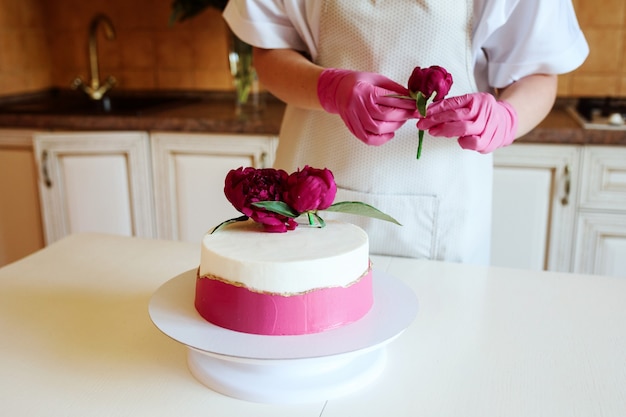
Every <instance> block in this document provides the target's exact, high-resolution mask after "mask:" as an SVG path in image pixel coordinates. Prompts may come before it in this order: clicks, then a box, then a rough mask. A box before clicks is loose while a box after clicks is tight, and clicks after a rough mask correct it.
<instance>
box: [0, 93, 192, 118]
mask: <svg viewBox="0 0 626 417" xmlns="http://www.w3.org/2000/svg"><path fill="white" fill-rule="evenodd" d="M199 101H201V98H199V97H195V96H192V95H186V94H181V93H175V92H172V93H170V92H153V91H149V92H138V91H137V92H135V91H127V92H124V91H112V92H110V93H109V94H107V95H106V96H105V97H104V98H103V99H101V100H92V99H90V98H89V97H87V96H86V95H85V94H83V93H82V92H79V91H73V90H61V89H58V90H57V89H53V90H48V91H45V92H42V93H35V94H29V95H23V96H19V97H13V98H6V99H2V98H0V114H2V113H4V114H35V115H77V116H97V115H103V116H106V115H111V116H125V115H126V116H139V115H142V114H144V113H147V112H154V111H158V110H165V109H168V108H173V107H178V106H183V105H187V104H192V103H195V102H199Z"/></svg>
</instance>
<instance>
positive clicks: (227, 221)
mask: <svg viewBox="0 0 626 417" xmlns="http://www.w3.org/2000/svg"><path fill="white" fill-rule="evenodd" d="M246 220H248V216H241V217H235V218H234V219H230V220H226V221H223V222H221V223H220V224H218V225H217V226H215V227H214V228H213V230H211V233H210V234H213V233H215V232H217V230H218V229H221V228H222V227H224V226H226V225H227V224H231V223H235V222H245V221H246Z"/></svg>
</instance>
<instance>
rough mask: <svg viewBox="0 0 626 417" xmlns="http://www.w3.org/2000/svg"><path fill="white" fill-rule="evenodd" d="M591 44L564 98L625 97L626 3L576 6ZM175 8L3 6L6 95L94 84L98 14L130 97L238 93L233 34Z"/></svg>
mask: <svg viewBox="0 0 626 417" xmlns="http://www.w3.org/2000/svg"><path fill="white" fill-rule="evenodd" d="M573 2H574V6H575V7H576V10H577V12H578V18H579V20H580V24H581V26H582V28H583V30H584V32H585V35H586V36H587V39H588V41H589V43H590V47H591V53H590V55H589V58H588V60H587V62H585V64H584V65H583V66H582V67H581V68H579V69H578V70H576V71H575V72H573V73H570V74H566V75H564V76H561V77H560V83H559V95H560V96H562V97H568V96H570V97H573V96H580V95H591V96H605V95H611V96H625V95H626V65H625V64H626V62H625V60H626V2H625V1H624V0H604V1H603V2H601V3H598V2H595V1H592V0H573ZM170 4H171V1H170V0H161V1H158V2H157V1H154V0H132V1H129V0H92V1H85V0H2V1H0V94H11V93H16V92H22V91H33V90H38V89H42V88H46V87H49V86H58V87H67V86H68V85H69V83H70V82H71V80H73V79H74V78H75V77H76V76H77V75H80V76H81V77H83V78H84V79H88V78H89V60H88V53H87V49H88V48H87V39H88V36H87V33H88V26H89V21H90V20H91V18H92V17H93V16H94V15H95V14H96V13H98V12H105V13H106V14H107V15H109V16H110V17H111V20H112V21H113V24H114V26H115V29H116V33H117V37H116V39H115V40H113V41H108V40H106V39H104V36H103V35H102V30H99V32H98V33H99V36H98V48H99V57H100V77H101V78H102V79H104V77H106V76H107V75H114V76H115V77H116V78H117V79H118V83H119V87H118V88H126V89H200V90H226V89H231V88H232V81H231V78H230V75H229V72H228V63H227V59H226V54H227V36H226V32H227V31H226V26H225V24H224V23H223V21H222V19H221V17H220V16H219V13H218V12H217V11H215V10H209V11H207V12H205V13H203V14H202V15H200V16H198V17H196V18H194V19H191V20H189V21H187V22H184V23H182V24H180V23H177V24H175V25H174V26H171V27H170V26H169V25H168V19H169V14H170Z"/></svg>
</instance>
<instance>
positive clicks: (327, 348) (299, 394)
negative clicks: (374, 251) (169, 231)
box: [149, 269, 417, 404]
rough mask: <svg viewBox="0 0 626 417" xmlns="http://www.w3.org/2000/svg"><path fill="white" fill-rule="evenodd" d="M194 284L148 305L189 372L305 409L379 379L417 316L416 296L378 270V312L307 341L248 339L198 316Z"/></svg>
mask: <svg viewBox="0 0 626 417" xmlns="http://www.w3.org/2000/svg"><path fill="white" fill-rule="evenodd" d="M195 282H196V270H195V269H193V270H190V271H187V272H185V273H182V274H180V275H178V276H176V277H174V278H172V279H171V280H169V281H167V282H166V283H165V284H163V285H162V286H161V287H160V288H159V289H158V290H157V291H156V292H155V293H154V295H153V296H152V298H151V300H150V304H149V313H150V318H151V319H152V321H153V323H154V324H155V325H156V327H157V328H158V329H159V330H161V331H162V332H163V333H165V334H166V335H167V336H169V337H171V338H172V339H174V340H176V341H177V342H180V343H182V344H184V345H185V346H187V348H188V351H187V364H188V366H189V370H190V371H191V374H192V375H193V376H194V377H195V378H196V379H197V380H198V381H200V382H201V383H202V384H204V385H206V386H207V387H209V388H211V389H212V390H214V391H217V392H220V393H222V394H225V395H228V396H230V397H234V398H239V399H242V400H247V401H254V402H262V403H281V404H288V403H292V404H294V403H307V402H314V401H324V400H328V399H331V398H337V397H340V396H344V395H346V394H349V393H352V392H354V391H357V390H358V389H360V388H362V387H364V386H366V385H367V384H369V383H371V382H372V381H374V380H375V379H376V378H377V377H378V376H379V375H380V374H381V373H382V371H383V370H384V368H385V362H386V356H387V349H386V346H387V344H388V343H390V342H391V341H392V340H393V339H395V338H396V337H398V336H399V335H400V334H401V333H402V332H403V331H404V330H405V329H406V328H407V327H408V326H409V325H410V324H411V322H412V321H413V320H414V319H415V316H416V314H417V299H416V297H415V294H414V293H413V291H412V290H411V289H410V288H408V286H406V285H405V284H404V283H403V282H402V281H400V280H398V279H397V278H394V277H392V276H390V275H388V274H386V273H384V272H380V271H376V270H374V271H373V287H374V304H373V306H372V309H371V310H370V311H369V312H368V313H367V314H366V315H365V316H364V317H363V318H362V319H360V320H358V321H357V322H354V323H351V324H349V325H346V326H343V327H341V328H337V329H332V330H327V331H325V332H321V333H315V334H309V335H297V336H264V335H255V334H247V333H241V332H236V331H232V330H228V329H224V328H222V327H219V326H215V325H213V324H211V323H209V322H207V321H206V320H204V319H203V318H202V317H201V316H200V315H199V314H198V313H197V312H196V310H195V308H194V294H195Z"/></svg>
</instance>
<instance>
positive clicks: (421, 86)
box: [408, 65, 452, 101]
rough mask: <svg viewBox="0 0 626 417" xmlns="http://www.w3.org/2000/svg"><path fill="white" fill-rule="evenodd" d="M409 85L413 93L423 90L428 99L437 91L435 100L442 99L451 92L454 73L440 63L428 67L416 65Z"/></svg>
mask: <svg viewBox="0 0 626 417" xmlns="http://www.w3.org/2000/svg"><path fill="white" fill-rule="evenodd" d="M408 87H409V91H410V92H411V94H417V93H418V92H421V93H422V94H423V95H424V97H425V98H426V99H429V98H430V97H431V96H432V95H433V93H437V95H436V96H435V98H434V99H433V101H440V100H443V98H444V97H445V96H446V95H447V94H448V93H449V92H450V87H452V74H450V73H449V72H448V71H446V70H445V68H442V67H440V66H438V65H433V66H432V67H428V68H420V67H415V69H414V70H413V73H412V74H411V77H409V84H408Z"/></svg>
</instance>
